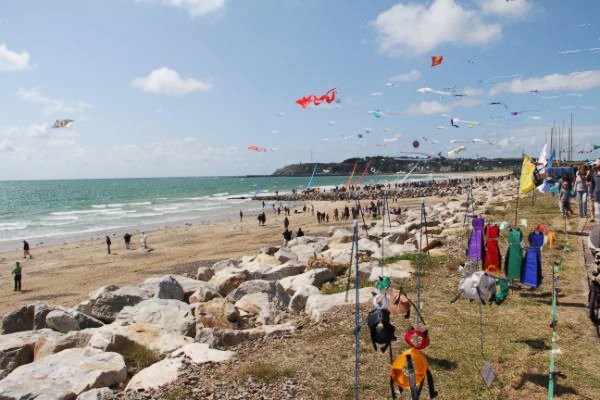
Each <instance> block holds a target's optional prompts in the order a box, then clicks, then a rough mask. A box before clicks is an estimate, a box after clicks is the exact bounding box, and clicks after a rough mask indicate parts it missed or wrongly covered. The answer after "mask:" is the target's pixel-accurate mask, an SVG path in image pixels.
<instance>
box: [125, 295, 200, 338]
mask: <svg viewBox="0 0 600 400" xmlns="http://www.w3.org/2000/svg"><path fill="white" fill-rule="evenodd" d="M192 309H193V306H190V305H189V304H187V303H184V302H182V301H179V300H165V299H156V298H154V299H148V300H144V301H142V302H141V303H138V304H136V305H135V306H133V307H125V308H123V310H121V312H120V313H119V315H117V321H126V322H130V323H134V322H135V323H145V324H150V325H154V326H157V327H159V328H160V330H161V331H164V332H172V333H178V334H181V335H185V336H192V337H193V336H194V334H195V325H196V323H195V319H194V315H193V312H192Z"/></svg>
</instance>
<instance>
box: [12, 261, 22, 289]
mask: <svg viewBox="0 0 600 400" xmlns="http://www.w3.org/2000/svg"><path fill="white" fill-rule="evenodd" d="M12 274H13V275H14V276H15V290H14V291H15V292H16V291H17V290H18V291H19V292H20V291H21V265H20V264H19V262H18V261H17V262H16V264H15V267H14V268H13V270H12Z"/></svg>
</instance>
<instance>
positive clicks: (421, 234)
mask: <svg viewBox="0 0 600 400" xmlns="http://www.w3.org/2000/svg"><path fill="white" fill-rule="evenodd" d="M424 207H425V200H424V199H421V230H420V235H419V254H418V266H417V304H416V306H417V307H416V308H417V316H416V322H415V326H416V328H417V329H419V317H420V316H421V271H422V266H423V251H422V250H421V248H422V247H423V210H424Z"/></svg>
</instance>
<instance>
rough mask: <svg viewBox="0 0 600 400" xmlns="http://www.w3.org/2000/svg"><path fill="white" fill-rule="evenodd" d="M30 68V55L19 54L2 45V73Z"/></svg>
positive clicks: (25, 53) (0, 59) (0, 52)
mask: <svg viewBox="0 0 600 400" xmlns="http://www.w3.org/2000/svg"><path fill="white" fill-rule="evenodd" d="M27 68H29V53H27V52H26V51H24V52H21V53H17V52H15V51H12V50H9V49H8V47H6V45H5V44H4V43H2V44H0V71H22V70H24V69H27Z"/></svg>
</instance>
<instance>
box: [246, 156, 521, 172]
mask: <svg viewBox="0 0 600 400" xmlns="http://www.w3.org/2000/svg"><path fill="white" fill-rule="evenodd" d="M522 162H523V159H522V158H520V157H519V158H446V157H443V156H440V155H438V156H431V157H384V156H376V157H364V158H358V157H357V158H349V159H347V160H344V161H342V162H339V163H300V164H290V165H286V166H285V167H282V168H279V169H277V170H276V171H275V172H273V173H272V174H271V175H270V176H311V175H317V176H323V175H327V176H347V175H350V174H352V171H355V172H356V173H357V174H360V173H361V172H362V171H364V170H365V169H366V168H367V169H368V171H367V172H368V173H369V174H371V175H373V174H378V175H391V174H407V173H409V172H411V171H412V173H415V174H429V173H433V174H435V173H460V172H474V171H495V170H504V171H506V170H509V171H510V170H519V169H520V168H521V164H522ZM247 176H248V177H250V176H253V175H247ZM260 176H263V175H260Z"/></svg>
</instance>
